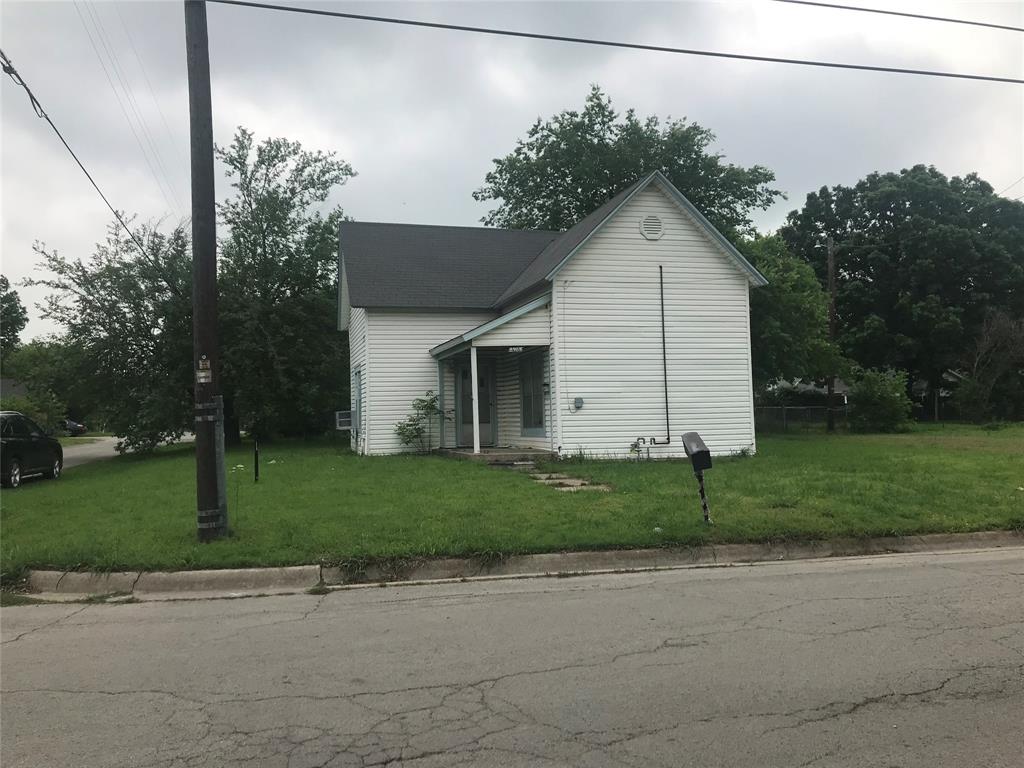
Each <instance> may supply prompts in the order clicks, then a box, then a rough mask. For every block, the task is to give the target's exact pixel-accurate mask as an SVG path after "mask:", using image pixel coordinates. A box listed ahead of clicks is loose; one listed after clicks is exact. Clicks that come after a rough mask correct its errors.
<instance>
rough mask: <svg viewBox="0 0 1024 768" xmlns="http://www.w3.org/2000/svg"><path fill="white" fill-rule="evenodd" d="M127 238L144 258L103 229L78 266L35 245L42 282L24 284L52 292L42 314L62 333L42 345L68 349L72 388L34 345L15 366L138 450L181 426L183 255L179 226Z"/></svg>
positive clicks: (186, 363)
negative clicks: (86, 406) (104, 233)
mask: <svg viewBox="0 0 1024 768" xmlns="http://www.w3.org/2000/svg"><path fill="white" fill-rule="evenodd" d="M135 232H136V235H137V236H138V237H139V239H140V240H141V242H142V244H143V246H144V251H140V249H139V247H138V246H137V245H136V243H135V241H134V240H132V239H131V238H129V237H128V236H127V235H125V234H124V232H123V230H122V229H121V228H120V226H119V225H118V224H117V223H113V224H111V226H110V228H109V231H108V234H107V238H106V241H105V242H103V243H100V244H98V245H97V246H96V250H95V252H94V253H93V255H92V256H91V257H90V258H88V259H84V260H83V259H70V258H67V257H65V256H64V255H63V254H61V253H59V252H58V251H56V250H52V249H47V248H46V246H45V245H43V244H37V245H36V252H37V253H38V254H39V257H40V267H41V268H42V269H43V270H44V271H45V272H47V273H48V275H47V276H46V277H44V278H41V279H38V280H34V281H32V282H33V283H34V284H37V285H44V286H46V287H48V288H50V289H51V290H52V291H53V293H51V295H50V296H48V297H47V300H46V303H45V305H44V307H43V316H44V317H49V318H51V319H53V320H56V321H57V322H58V323H60V324H61V325H62V326H63V327H64V334H63V336H62V337H60V338H59V339H58V340H55V341H53V342H51V343H52V344H56V345H58V347H62V348H64V349H65V350H67V351H68V353H69V356H68V357H67V358H65V360H64V361H63V362H64V363H66V364H68V365H71V366H73V368H72V370H71V371H70V374H71V375H74V374H75V373H77V377H76V378H77V381H75V382H73V383H69V382H68V381H67V380H68V378H69V375H68V374H69V372H68V371H64V372H63V373H61V372H59V371H55V370H54V369H55V367H56V366H55V365H54V362H53V361H52V360H49V361H48V360H47V356H48V355H47V354H46V352H47V351H46V350H45V349H43V348H40V349H38V350H34V352H36V353H37V354H33V355H26V356H25V357H24V359H22V360H20V361H19V362H20V364H21V365H23V366H24V367H26V368H27V369H29V370H36V371H37V373H38V375H39V377H40V379H41V380H42V379H43V378H46V379H47V381H46V382H45V383H47V385H48V386H51V387H59V388H61V389H62V391H60V392H57V395H58V396H59V397H61V398H62V399H64V400H65V401H68V402H70V401H72V399H73V398H77V399H78V400H79V401H80V402H86V403H88V404H89V407H90V409H91V410H92V411H93V412H94V413H95V414H96V415H98V417H99V418H100V420H101V421H102V422H104V423H105V426H106V428H107V429H109V430H110V431H112V432H114V434H116V435H118V436H119V437H123V438H124V442H123V446H124V447H125V448H131V449H143V450H145V449H149V448H152V447H154V446H155V445H157V444H159V443H160V442H161V441H163V440H168V439H173V438H176V437H179V436H181V435H182V434H183V433H184V432H185V431H187V430H188V429H190V428H191V423H190V419H191V415H192V409H191V388H192V370H191V369H192V362H191V361H192V300H191V290H192V258H191V252H190V251H191V249H190V247H189V238H188V235H187V233H186V231H185V229H184V227H183V226H180V225H179V226H177V227H175V228H174V229H172V230H171V231H170V232H169V233H167V234H164V233H162V232H160V231H158V230H157V229H156V228H155V227H153V226H150V225H142V226H139V227H137V228H136V229H135ZM51 351H52V350H51ZM58 352H59V350H58ZM58 380H63V381H64V382H65V384H64V385H63V386H62V385H60V384H58V383H56V382H57V381H58ZM65 387H66V388H65Z"/></svg>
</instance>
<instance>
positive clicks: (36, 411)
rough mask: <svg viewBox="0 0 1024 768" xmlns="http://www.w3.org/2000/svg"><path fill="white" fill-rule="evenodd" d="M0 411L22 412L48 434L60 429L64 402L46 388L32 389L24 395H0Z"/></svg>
mask: <svg viewBox="0 0 1024 768" xmlns="http://www.w3.org/2000/svg"><path fill="white" fill-rule="evenodd" d="M0 411H18V412H19V413H23V414H25V415H26V416H28V417H29V418H30V419H32V421H34V422H35V423H36V424H38V425H39V426H40V427H42V428H43V429H44V430H45V431H46V432H48V433H50V434H54V433H56V432H58V431H59V430H60V420H61V419H63V418H64V404H63V403H61V401H60V400H59V399H57V396H56V395H55V394H53V392H50V391H49V390H46V389H42V390H33V391H31V392H29V393H28V394H27V395H24V396H18V395H13V396H11V395H8V396H5V397H2V398H0Z"/></svg>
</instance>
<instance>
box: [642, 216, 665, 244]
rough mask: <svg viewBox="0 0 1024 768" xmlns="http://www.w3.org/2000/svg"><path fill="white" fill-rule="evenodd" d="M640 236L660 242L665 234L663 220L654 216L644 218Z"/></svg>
mask: <svg viewBox="0 0 1024 768" xmlns="http://www.w3.org/2000/svg"><path fill="white" fill-rule="evenodd" d="M640 234H641V235H643V236H644V237H646V238H647V239H648V240H660V239H661V236H662V235H663V234H665V228H664V227H663V226H662V224H661V219H659V218H658V217H657V216H653V215H652V216H644V217H643V218H642V219H640Z"/></svg>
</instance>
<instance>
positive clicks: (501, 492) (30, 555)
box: [0, 425, 1024, 580]
mask: <svg viewBox="0 0 1024 768" xmlns="http://www.w3.org/2000/svg"><path fill="white" fill-rule="evenodd" d="M758 448H759V453H758V455H757V456H754V457H748V458H732V459H716V460H715V466H714V468H713V469H712V470H711V471H710V472H709V473H708V474H707V480H708V493H709V496H710V501H711V511H712V516H713V517H714V520H715V523H716V524H715V526H713V527H711V528H706V527H705V526H704V525H703V523H702V521H701V515H700V507H699V503H698V500H697V494H696V484H695V482H694V479H693V475H692V473H691V472H690V468H689V465H688V464H687V463H685V462H678V461H673V462H642V463H627V462H607V461H584V462H580V463H576V462H563V463H561V464H559V465H558V468H559V470H560V471H565V472H568V473H569V474H572V475H575V476H582V477H587V478H589V479H592V480H595V481H600V482H606V483H609V484H611V486H612V487H613V489H614V490H613V492H611V493H607V494H601V493H575V494H570V493H562V492H558V491H555V490H553V489H551V488H547V487H543V486H540V485H538V484H535V483H533V482H531V481H530V480H529V478H528V477H526V476H523V475H520V474H517V473H514V472H510V471H505V470H498V469H492V468H490V467H486V466H482V465H478V464H475V463H471V462H463V461H455V460H452V459H445V458H438V457H414V456H393V457H360V456H354V455H352V454H351V453H349V452H347V451H346V450H343V449H342V448H340V447H338V445H337V444H332V443H330V442H320V443H293V442H283V443H280V444H272V445H265V446H263V449H262V456H261V458H262V461H261V477H260V482H259V484H254V483H253V480H252V459H251V454H250V453H249V450H251V449H240V450H238V451H232V452H230V453H229V457H228V466H229V472H228V482H227V490H228V502H229V508H230V515H231V527H232V529H233V532H234V535H233V537H232V538H230V539H228V540H224V541H219V542H214V543H211V544H204V545H200V544H197V543H196V542H195V511H194V510H195V506H194V505H195V500H194V499H195V496H194V492H195V491H194V489H195V484H194V483H195V480H194V464H193V456H192V449H191V447H190V446H175V447H171V448H166V449H162V450H160V451H158V452H157V454H156V455H154V456H151V457H133V456H125V457H118V458H115V459H111V460H109V461H104V462H99V463H96V464H90V465H86V466H83V467H78V468H75V469H72V470H70V471H69V472H67V473H66V474H65V476H64V477H63V478H62V479H61V480H60V481H58V482H52V481H51V482H46V481H43V482H30V483H26V484H25V485H24V486H23V487H22V488H21V489H19V490H17V491H13V492H11V491H5V492H4V493H3V498H2V518H0V525H2V530H0V534H2V540H0V567H2V570H3V572H4V573H5V574H6V578H5V580H8V579H10V578H12V577H14V576H16V575H17V574H19V573H20V572H22V571H23V570H24V569H25V568H28V567H61V568H68V567H70V568H99V569H118V568H123V569H158V568H207V567H236V566H255V565H288V564H296V563H312V562H327V563H341V562H346V561H355V562H360V561H363V560H366V559H377V558H406V557H420V556H433V555H465V554H474V555H479V556H482V557H490V558H493V557H496V556H499V555H500V554H510V553H519V552H543V551H557V550H564V549H601V548H611V547H646V546H659V545H670V544H687V545H690V544H700V543H707V542H740V541H765V540H780V539H807V538H827V537H834V536H870V535H888V534H912V533H928V532H949V531H976V530H987V529H1013V528H1022V527H1024V491H1020V490H1018V487H1020V486H1024V458H1022V457H1024V425H1016V426H1012V427H1008V428H1005V429H1001V430H996V431H989V430H985V429H982V428H974V427H963V426H952V425H951V426H944V427H941V426H940V427H929V428H919V429H917V430H916V431H915V432H913V433H911V434H906V435H863V436H857V435H836V436H825V435H774V436H768V437H763V438H761V439H760V440H759V443H758ZM238 465H242V466H244V468H242V469H237V468H235V469H231V468H232V467H237V466H238ZM655 529H660V531H657V530H655Z"/></svg>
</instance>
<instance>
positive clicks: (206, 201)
mask: <svg viewBox="0 0 1024 768" xmlns="http://www.w3.org/2000/svg"><path fill="white" fill-rule="evenodd" d="M185 53H186V58H187V60H188V111H189V124H190V127H191V149H192V349H193V357H194V361H193V362H194V368H195V377H196V380H195V433H196V511H197V516H196V524H197V532H198V536H199V540H200V541H211V540H213V539H217V538H220V537H222V536H225V535H227V532H228V506H227V495H226V493H225V487H224V399H223V398H222V397H221V393H220V367H219V364H220V359H219V354H218V352H219V350H218V346H217V212H216V208H215V199H214V188H213V110H212V105H211V99H210V49H209V40H208V37H207V32H206V2H205V0H185Z"/></svg>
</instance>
